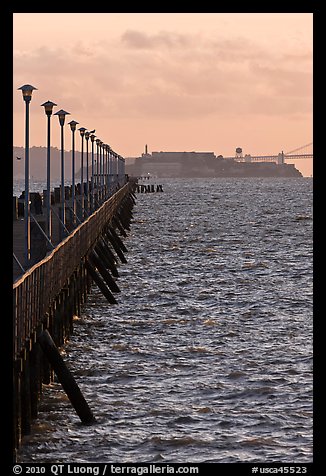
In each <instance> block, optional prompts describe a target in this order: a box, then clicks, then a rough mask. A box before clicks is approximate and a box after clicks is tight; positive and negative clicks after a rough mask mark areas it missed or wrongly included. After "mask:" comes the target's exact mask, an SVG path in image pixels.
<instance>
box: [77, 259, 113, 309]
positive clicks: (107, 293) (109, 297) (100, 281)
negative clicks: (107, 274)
mask: <svg viewBox="0 0 326 476" xmlns="http://www.w3.org/2000/svg"><path fill="white" fill-rule="evenodd" d="M85 264H86V268H87V270H88V271H89V273H90V275H91V276H92V278H93V279H94V281H95V283H96V284H97V286H98V287H99V289H100V290H101V292H102V294H103V295H104V296H105V297H106V299H107V300H108V302H109V303H110V304H117V301H116V299H115V297H114V296H113V294H112V293H111V291H110V290H109V289H108V287H107V286H106V284H105V283H104V281H103V279H102V277H101V276H100V275H99V273H98V272H97V271H96V269H95V268H94V266H93V264H92V263H91V262H90V261H89V260H88V259H86V260H85Z"/></svg>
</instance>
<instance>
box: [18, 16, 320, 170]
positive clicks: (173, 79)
mask: <svg viewBox="0 0 326 476" xmlns="http://www.w3.org/2000/svg"><path fill="white" fill-rule="evenodd" d="M312 20H313V15H312V13H102V14H98V13H15V14H14V38H13V40H14V51H13V55H14V56H13V61H14V63H13V65H14V84H13V89H14V91H13V107H14V145H15V146H22V145H24V103H23V100H22V96H21V92H20V91H17V88H18V87H20V86H22V85H23V84H26V83H28V84H32V85H33V86H35V87H37V88H38V90H37V91H34V93H33V98H32V102H31V105H30V145H31V146H32V145H36V146H45V145H46V117H45V114H44V110H43V107H40V104H42V103H43V102H45V101H46V100H48V99H49V100H51V101H54V102H55V103H57V104H58V107H57V108H56V109H55V110H54V112H55V111H56V110H59V109H61V108H62V109H65V110H66V111H68V112H70V113H71V116H68V117H69V119H68V121H67V122H69V120H71V119H75V120H76V121H78V122H79V123H80V124H79V126H78V127H81V126H83V127H86V128H88V129H96V134H97V136H98V137H99V138H100V139H101V140H102V141H104V142H105V143H108V144H110V145H111V147H112V148H113V149H114V150H115V151H116V152H118V153H119V154H121V155H123V156H125V157H128V156H137V155H140V154H141V153H142V152H143V151H144V146H145V144H148V149H149V152H151V151H160V150H163V151H184V150H187V151H192V150H195V151H212V152H214V153H215V154H216V155H219V154H222V155H224V156H230V155H234V151H235V148H236V147H242V149H243V151H244V153H250V154H252V155H258V154H259V155H260V154H277V153H278V152H280V151H281V150H284V152H287V151H290V150H292V149H295V148H297V147H299V146H301V145H304V144H307V143H309V142H312V49H313V44H312V36H313V35H312ZM65 134H66V135H65V148H66V149H67V150H69V149H70V146H71V142H70V139H71V133H70V131H69V126H67V127H66V131H65ZM52 145H53V146H56V147H60V128H59V124H58V118H57V117H53V119H52ZM77 148H80V142H79V140H77ZM296 166H297V167H298V168H299V169H300V170H301V171H302V172H303V174H304V175H308V176H310V175H311V174H312V164H311V161H310V160H309V161H308V160H302V161H297V164H296Z"/></svg>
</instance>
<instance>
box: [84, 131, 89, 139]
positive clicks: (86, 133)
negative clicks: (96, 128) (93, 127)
mask: <svg viewBox="0 0 326 476" xmlns="http://www.w3.org/2000/svg"><path fill="white" fill-rule="evenodd" d="M85 139H86V140H88V139H89V132H88V131H86V132H85Z"/></svg>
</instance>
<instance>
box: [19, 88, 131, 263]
mask: <svg viewBox="0 0 326 476" xmlns="http://www.w3.org/2000/svg"><path fill="white" fill-rule="evenodd" d="M18 89H19V90H21V91H22V94H23V99H24V101H25V106H26V108H25V197H24V198H25V206H24V257H25V266H27V267H28V265H29V263H30V260H31V240H30V199H29V198H30V193H29V104H30V102H31V99H32V93H33V91H34V90H37V88H35V87H34V86H32V85H30V84H25V85H24V86H21V87H20V88H18ZM56 105H57V104H56V103H54V102H52V101H46V102H45V103H43V104H41V106H43V107H44V111H45V114H46V116H47V161H46V171H47V173H46V184H47V185H46V200H45V202H46V216H47V220H46V235H47V237H48V240H49V242H50V243H51V242H52V230H51V189H50V163H51V156H50V154H51V116H52V113H53V107H54V106H56ZM54 115H57V116H58V118H59V124H60V128H61V210H60V221H61V238H64V236H65V234H66V217H65V186H64V124H65V117H66V116H67V115H70V113H69V112H67V111H64V110H63V109H60V110H59V111H57V112H55V113H54ZM68 124H69V126H70V130H71V133H72V193H71V197H72V211H73V224H74V225H75V224H76V216H78V214H77V210H76V208H77V207H76V192H75V186H76V184H75V132H76V126H77V125H78V124H79V123H78V122H77V121H74V120H72V121H70V122H69V123H68ZM78 130H79V132H80V136H81V184H80V185H81V219H82V220H83V219H84V218H85V209H86V211H87V214H88V213H89V212H90V211H91V212H93V211H94V210H95V209H96V203H95V202H96V200H98V202H101V201H104V200H105V199H106V198H107V196H108V193H110V192H111V191H112V190H111V188H112V187H113V185H114V180H113V176H114V175H116V176H117V185H118V186H121V185H122V181H121V180H122V178H123V177H124V171H125V168H124V159H123V158H122V157H121V156H120V155H118V154H117V153H116V152H114V151H113V150H112V149H111V147H110V146H109V145H108V144H104V143H103V142H102V141H101V140H100V139H98V138H97V139H96V141H95V137H96V136H95V134H94V132H95V129H94V130H93V131H88V130H87V129H86V128H85V127H80V128H79V129H78ZM84 138H85V140H86V184H85V185H86V187H84ZM89 139H90V140H91V181H89ZM94 142H96V146H97V149H96V155H97V160H96V172H95V156H94V155H95V152H94ZM90 184H91V186H90V187H89V185H90ZM90 189H91V190H90ZM95 190H96V192H97V193H95ZM90 191H91V193H90ZM85 195H86V208H85Z"/></svg>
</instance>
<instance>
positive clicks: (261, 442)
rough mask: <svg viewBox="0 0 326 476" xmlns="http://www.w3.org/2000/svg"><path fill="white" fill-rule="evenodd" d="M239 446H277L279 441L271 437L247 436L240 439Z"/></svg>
mask: <svg viewBox="0 0 326 476" xmlns="http://www.w3.org/2000/svg"><path fill="white" fill-rule="evenodd" d="M240 444H241V446H279V443H278V442H277V441H276V440H274V439H273V438H264V437H257V438H248V439H246V440H243V441H241V443H240Z"/></svg>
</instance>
